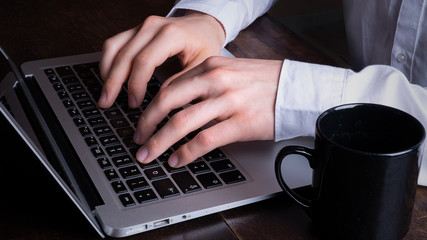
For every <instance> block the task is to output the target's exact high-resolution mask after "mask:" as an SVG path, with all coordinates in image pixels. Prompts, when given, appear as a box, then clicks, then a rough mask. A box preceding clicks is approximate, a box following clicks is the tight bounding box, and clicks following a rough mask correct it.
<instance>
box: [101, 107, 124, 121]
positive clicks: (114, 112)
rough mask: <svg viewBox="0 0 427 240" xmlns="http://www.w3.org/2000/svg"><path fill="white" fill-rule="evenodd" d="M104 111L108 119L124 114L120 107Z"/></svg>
mask: <svg viewBox="0 0 427 240" xmlns="http://www.w3.org/2000/svg"><path fill="white" fill-rule="evenodd" d="M104 113H105V116H106V117H107V118H108V119H113V118H117V117H122V116H123V114H122V112H121V111H120V110H119V109H112V110H106V111H104Z"/></svg>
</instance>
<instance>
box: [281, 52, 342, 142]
mask: <svg viewBox="0 0 427 240" xmlns="http://www.w3.org/2000/svg"><path fill="white" fill-rule="evenodd" d="M346 74H347V70H346V69H343V68H337V67H331V66H325V65H318V64H310V63H303V62H297V61H290V60H285V61H284V62H283V65H282V70H281V73H280V81H279V86H278V90H277V96H276V106H275V141H281V140H285V139H291V138H294V137H299V136H314V133H315V123H316V120H317V117H318V116H319V115H320V114H321V113H322V112H324V111H325V110H327V109H329V108H331V107H334V106H337V105H339V104H341V102H342V92H343V86H344V84H345V81H346V80H345V79H346Z"/></svg>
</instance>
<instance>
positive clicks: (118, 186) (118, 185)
mask: <svg viewBox="0 0 427 240" xmlns="http://www.w3.org/2000/svg"><path fill="white" fill-rule="evenodd" d="M111 186H113V189H114V191H115V192H116V193H124V192H126V191H127V190H126V187H125V184H124V183H123V182H122V181H116V182H112V183H111Z"/></svg>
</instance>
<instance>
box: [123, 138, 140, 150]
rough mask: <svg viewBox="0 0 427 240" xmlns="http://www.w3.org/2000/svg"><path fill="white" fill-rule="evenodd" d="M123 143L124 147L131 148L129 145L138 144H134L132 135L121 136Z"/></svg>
mask: <svg viewBox="0 0 427 240" xmlns="http://www.w3.org/2000/svg"><path fill="white" fill-rule="evenodd" d="M123 143H124V144H125V145H126V147H128V148H131V147H138V145H136V143H134V142H133V137H132V136H128V137H124V138H123Z"/></svg>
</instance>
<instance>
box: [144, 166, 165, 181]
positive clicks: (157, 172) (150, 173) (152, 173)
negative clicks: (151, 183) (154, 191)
mask: <svg viewBox="0 0 427 240" xmlns="http://www.w3.org/2000/svg"><path fill="white" fill-rule="evenodd" d="M144 173H145V175H146V176H147V177H148V179H150V180H155V179H159V178H163V177H166V173H165V171H163V169H162V168H161V167H155V168H149V169H147V170H145V171H144Z"/></svg>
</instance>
